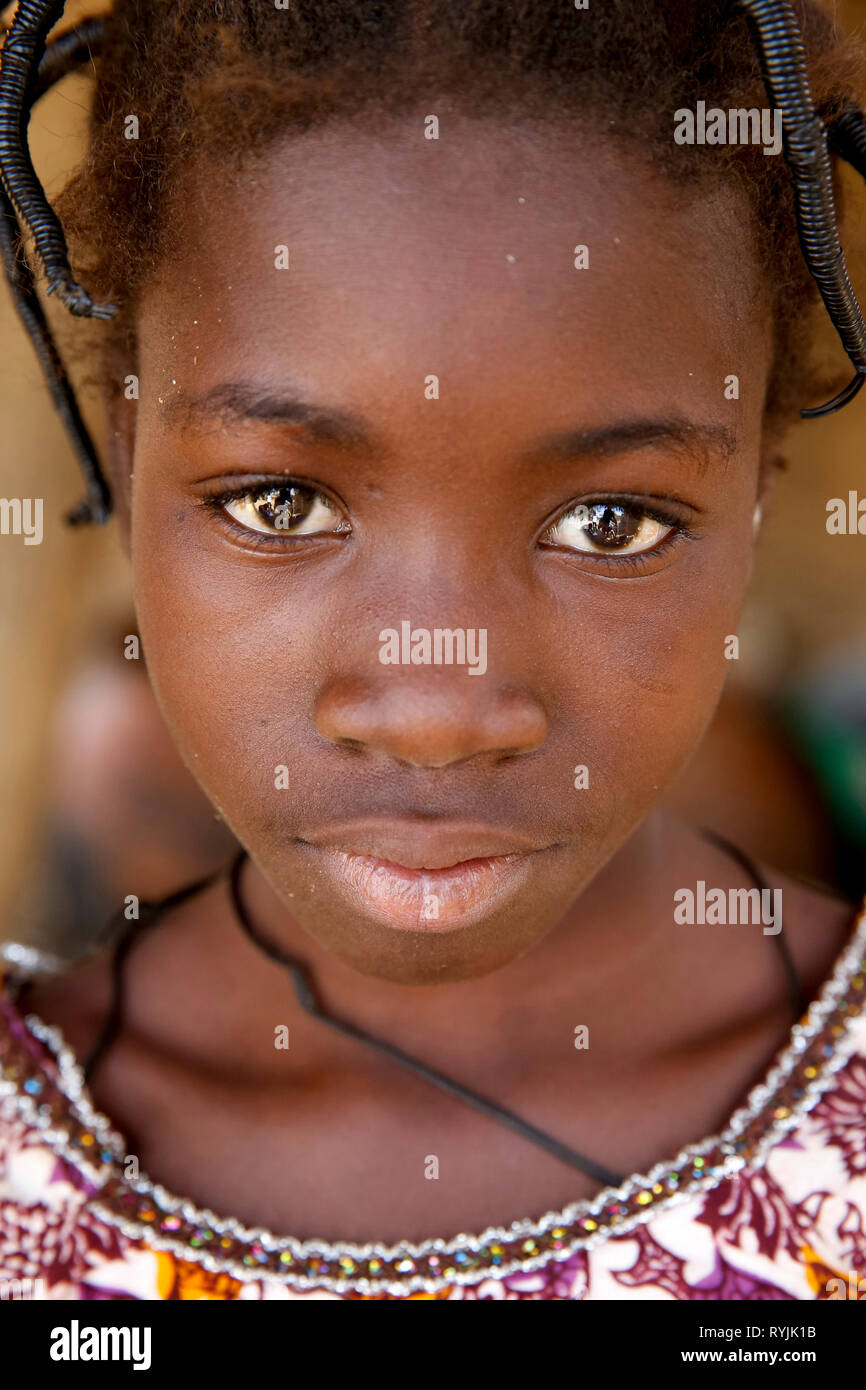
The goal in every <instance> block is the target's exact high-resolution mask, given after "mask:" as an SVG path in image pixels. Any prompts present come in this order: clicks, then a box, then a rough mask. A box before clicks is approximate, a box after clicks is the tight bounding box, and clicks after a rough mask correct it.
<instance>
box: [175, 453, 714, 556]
mask: <svg viewBox="0 0 866 1390" xmlns="http://www.w3.org/2000/svg"><path fill="white" fill-rule="evenodd" d="M292 485H296V486H301V487H305V488H309V489H310V491H312V492H320V491H321V489H320V488H319V487H317V485H316V484H314V483H312V482H309V483H308V482H305V481H303V480H302V479H299V478H286V477H284V476H283V477H274V478H267V477H260V478H252V479H250V480H249V481H248V482H246V483H244V484H243V485H238V486H236V487H232V488H222V489H220V490H219V491H217V492H212V493H208V494H207V495H206V496H203V497H201V498H199V505H200V506H203V507H205V508H207V510H208V511H209V512H211V513H215V514H216V515H217V516H218V517H219V519H220V521H221V522H222V523H223V525H225V526H226V527H228V529H229V530H230V531H231V532H232V533H233V534H234V535H236V536H240V537H242V539H243V542H244V545H245V546H246V547H247V548H248V549H253V550H258V549H261V550H265V551H268V552H269V553H270V554H274V541H275V540H278V541H279V547H280V549H281V550H285V549H286V548H287V546H291V547H293V548H294V547H297V546H299V545H301V543H303V542H310V541H312V540H315V539H319V538H321V535H322V534H328V535H338V534H339V533H338V532H327V533H318V534H308V535H301V536H288V535H287V536H282V537H277V536H276V535H269V534H268V533H267V532H264V531H253V530H251V529H250V528H249V527H246V526H243V525H241V523H240V522H238V521H237V520H236V519H235V518H234V517H232V516H230V515H229V513H228V512H227V511H226V510H225V506H226V504H227V503H228V502H237V501H240V500H242V499H243V498H245V497H254V496H255V495H256V494H257V493H260V492H266V491H267V490H268V489H269V488H273V487H275V486H282V487H290V486H292ZM323 495H326V494H323ZM329 500H331V499H329ZM580 502H582V503H583V505H585V506H587V507H591V506H594V505H597V504H599V503H605V502H607V503H610V504H613V505H619V506H623V507H625V506H631V507H633V509H634V511H635V512H636V513H637V514H639V515H640V516H641V517H649V518H650V519H651V520H653V521H658V522H660V523H661V524H662V525H663V526H668V527H670V528H671V529H670V534H669V535H667V536H665V538H664V540H662V541H661V542H659V544H658V545H655V546H653V547H652V548H651V549H649V550H644V551H640V552H638V553H637V554H635V555H617V554H615V553H614V552H611V553H609V554H604V553H602V552H595V553H593V552H591V551H578V550H573V549H571V548H570V547H568V546H564V545H557V544H556V543H555V542H549V543H547V544H546V545H545V548H546V549H549V550H555V551H558V552H559V553H561V554H566V555H569V556H572V557H576V556H580V557H581V559H587V560H589V562H590V563H591V564H594V565H599V564H600V565H602V566H605V565H606V566H611V567H613V568H615V569H616V570H618V571H619V572H620V573H621V572H622V571H623V570H626V569H627V570H630V571H631V572H632V573H633V574H636V573H639V572H641V571H642V570H644V569H645V568H646V566H647V565H649V564H652V562H653V560H654V559H655V558H656V557H657V556H658V555H660V554H662V553H663V552H665V551H666V550H668V549H669V548H670V547H671V546H673V545H676V544H677V543H679V542H680V541H683V540H695V539H697V537H696V533H695V532H694V531H693V530H692V529H691V528H690V527H689V526H688V524H687V523H686V522H684V521H683V519H682V517H681V516H677V515H675V514H674V513H673V512H670V511H665V510H664V508H662V507H659V506H657V505H653V504H652V503H649V502H648V501H647V500H646V499H645V498H641V497H637V496H634V495H629V494H620V493H605V494H601V495H597V496H595V497H585V498H581V499H580ZM578 505H579V503H578V501H577V500H576V499H575V500H572V501H571V502H569V503H568V505H567V506H566V507H565V508H561V509H560V510H559V512H557V514H556V515H555V516H554V517H553V518H552V519H550V520H549V521H547V522H545V525H544V527H543V530H542V533H541V534H542V536H543V535H544V534H546V532H548V531H549V530H551V528H552V527H553V526H555V525H556V524H557V522H559V521H561V520H562V519H563V518H564V517H566V516H567V515H568V513H569V512H570V511H572V510H573V509H574V508H575V507H577V506H578ZM542 544H544V542H542Z"/></svg>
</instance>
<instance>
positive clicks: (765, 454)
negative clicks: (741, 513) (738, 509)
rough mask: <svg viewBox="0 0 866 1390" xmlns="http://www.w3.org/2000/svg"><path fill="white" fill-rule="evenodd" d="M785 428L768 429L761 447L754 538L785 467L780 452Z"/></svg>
mask: <svg viewBox="0 0 866 1390" xmlns="http://www.w3.org/2000/svg"><path fill="white" fill-rule="evenodd" d="M787 432H788V431H787V429H785V428H780V429H776V430H773V431H772V432H770V431H768V432H767V434H766V435H765V437H764V441H763V446H762V449H761V466H760V472H759V474H758V494H757V497H756V498H755V540H757V539H758V537H759V535H760V533H761V527H762V526H763V523H764V522H765V521H766V519H767V516H768V514H769V512H770V510H771V508H772V506H773V501H774V499H775V496H776V488H777V486H778V482H779V477H780V474H782V473H784V471H785V469H786V468H787V466H788V464H787V460H786V459H785V456H784V454H783V452H782V441H783V439H784V437H785V435H786V434H787Z"/></svg>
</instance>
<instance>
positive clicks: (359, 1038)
mask: <svg viewBox="0 0 866 1390" xmlns="http://www.w3.org/2000/svg"><path fill="white" fill-rule="evenodd" d="M246 857H247V852H246V850H243V849H242V850H241V851H240V853H239V854H238V855H237V857H236V858H235V861H234V863H233V864H232V867H231V874H230V877H229V891H230V893H231V899H232V904H233V906H234V910H235V913H236V914H237V918H238V921H239V923H240V925H241V927H242V929H243V931H244V933H245V934H246V936H247V937H248V938H249V940H250V941H251V942H252V943H253V945H254V946H257V947H258V949H259V950H260V951H263V952H264V954H265V955H266V956H268V957H269V958H270V959H271V960H272V961H274V962H275V963H276V964H277V965H281V966H282V967H283V968H284V969H285V970H288V972H289V974H290V975H291V977H292V981H293V983H294V986H295V994H296V996H297V999H298V1003H299V1004H300V1005H301V1007H302V1008H303V1009H305V1010H306V1011H307V1013H308V1014H312V1016H313V1017H314V1018H318V1019H320V1020H321V1021H322V1023H327V1024H328V1026H329V1027H331V1028H334V1029H335V1030H336V1031H337V1032H338V1033H342V1034H343V1036H344V1037H347V1038H353V1039H354V1040H355V1041H356V1042H361V1043H364V1044H365V1045H366V1046H367V1047H372V1048H374V1049H375V1051H376V1052H381V1053H382V1054H383V1055H384V1056H386V1057H390V1058H391V1060H392V1061H394V1062H399V1063H400V1065H401V1066H404V1067H408V1068H409V1070H410V1071H413V1072H414V1073H415V1074H416V1076H420V1077H422V1078H423V1080H424V1081H429V1082H430V1083H431V1084H432V1085H433V1086H438V1087H439V1089H440V1090H441V1091H445V1092H446V1094H447V1095H449V1096H453V1097H454V1098H455V1099H456V1100H462V1101H465V1103H466V1104H467V1105H471V1106H472V1107H473V1109H475V1110H480V1111H481V1114H482V1115H486V1116H487V1117H488V1118H489V1119H491V1120H498V1121H499V1123H500V1124H503V1125H506V1126H507V1127H508V1128H509V1129H511V1130H513V1131H514V1133H515V1134H520V1135H522V1136H523V1138H524V1139H528V1140H529V1141H530V1143H532V1144H536V1145H538V1146H539V1147H540V1148H542V1149H546V1150H547V1152H548V1153H550V1154H553V1156H554V1158H559V1159H561V1160H562V1162H563V1163H568V1164H569V1165H570V1166H571V1167H572V1168H577V1169H579V1170H580V1172H582V1173H588V1174H589V1176H590V1177H592V1178H594V1179H595V1180H596V1182H599V1183H601V1185H602V1186H603V1187H620V1186H621V1184H622V1183H623V1182H624V1181H625V1177H624V1176H623V1175H621V1174H618V1173H614V1172H612V1171H611V1169H610V1168H605V1167H604V1165H603V1164H601V1163H596V1162H595V1161H594V1159H591V1158H586V1157H585V1156H584V1155H583V1154H581V1153H578V1152H577V1150H576V1149H571V1148H569V1146H568V1145H567V1144H563V1143H561V1142H560V1140H559V1139H554V1138H553V1137H552V1135H549V1134H545V1133H544V1131H543V1130H540V1129H536V1127H535V1125H531V1124H529V1123H528V1122H527V1121H526V1120H522V1119H521V1118H520V1116H519V1115H515V1114H514V1113H513V1112H512V1111H511V1110H506V1109H505V1108H504V1107H503V1106H501V1105H497V1104H496V1102H495V1101H492V1100H488V1099H487V1098H486V1097H485V1096H480V1095H478V1093H477V1092H476V1091H471V1090H469V1088H468V1087H467V1086H462V1085H461V1084H460V1083H459V1082H458V1081H453V1080H452V1079H451V1077H449V1076H444V1075H443V1074H442V1072H440V1071H436V1070H435V1069H434V1068H433V1067H428V1066H427V1064H426V1062H421V1061H419V1060H418V1058H417V1057H410V1056H409V1054H408V1053H407V1052H403V1051H402V1050H401V1049H400V1048H399V1047H394V1046H393V1045H392V1044H391V1043H388V1042H383V1041H382V1039H381V1038H375V1037H373V1035H372V1034H370V1033H365V1032H364V1031H363V1029H361V1028H356V1027H355V1025H354V1024H353V1023H346V1022H345V1021H344V1020H343V1019H340V1018H335V1017H334V1016H333V1014H327V1013H325V1012H324V1010H323V1009H322V1007H321V1005H320V1004H319V1002H318V1000H317V998H316V994H315V990H314V986H313V983H312V981H311V979H310V975H309V971H308V970H307V967H306V966H305V965H303V964H302V963H301V962H300V961H298V960H295V959H294V957H292V956H289V955H286V954H285V953H284V952H283V951H281V950H279V949H278V948H277V947H276V946H274V945H273V944H272V943H271V942H270V941H267V940H265V938H264V937H263V936H261V935H260V933H259V931H258V929H257V928H256V927H255V926H254V925H253V922H252V920H251V918H250V915H249V913H248V912H247V909H246V906H245V904H244V901H243V898H242V896H241V886H240V877H241V870H242V868H243V864H244V860H245V859H246Z"/></svg>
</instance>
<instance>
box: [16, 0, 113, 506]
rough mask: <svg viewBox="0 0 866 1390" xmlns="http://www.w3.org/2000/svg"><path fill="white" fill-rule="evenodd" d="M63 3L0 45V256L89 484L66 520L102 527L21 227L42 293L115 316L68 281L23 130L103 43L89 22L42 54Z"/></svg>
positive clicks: (99, 475) (38, 12) (40, 11)
mask: <svg viewBox="0 0 866 1390" xmlns="http://www.w3.org/2000/svg"><path fill="white" fill-rule="evenodd" d="M64 3H65V0H21V3H19V6H18V9H17V10H16V12H15V17H14V19H13V22H12V25H11V26H10V28H9V30H8V31H7V33H6V38H5V42H4V44H3V49H2V60H0V180H2V189H0V253H2V256H3V262H4V266H5V269H6V277H7V280H8V282H9V285H10V288H11V290H12V297H13V301H14V304H15V308H16V310H17V312H18V316H19V318H20V319H21V322H22V323H23V325H24V327H25V329H26V331H27V333H28V336H29V337H30V340H31V342H32V343H33V346H34V349H35V351H36V355H37V357H38V359H39V362H40V365H41V367H42V371H43V375H44V377H45V380H46V382H47V384H48V389H49V391H50V393H51V397H52V400H53V401H54V405H55V408H56V410H57V412H58V414H59V415H60V418H61V421H62V422H63V424H64V426H65V428H66V432H67V434H68V436H69V439H70V441H71V443H72V447H73V449H74V451H75V454H76V456H77V458H78V462H79V466H80V468H81V471H82V473H83V475H84V478H85V481H86V484H87V497H86V498H85V500H84V501H82V502H81V503H80V504H79V505H78V506H77V507H75V508H74V509H73V510H72V511H71V512H70V513H69V514H68V516H67V518H66V520H67V522H68V523H69V524H70V525H73V526H74V525H79V524H81V523H84V522H91V521H92V522H104V521H107V520H108V517H109V516H110V514H111V510H112V500H111V491H110V489H109V486H108V483H107V481H106V479H105V477H104V475H103V472H102V469H101V466H100V462H99V456H98V454H97V451H96V448H95V446H94V443H93V440H92V439H91V436H90V433H89V431H88V429H87V426H86V425H85V423H84V420H83V418H82V415H81V411H80V409H79V406H78V402H77V400H76V398H75V392H74V390H73V388H72V384H71V382H70V380H69V377H68V374H67V372H66V368H65V366H64V364H63V360H62V358H61V356H60V353H59V351H58V348H57V345H56V343H55V341H54V337H53V335H52V333H51V329H50V327H49V324H48V321H47V319H46V317H45V312H44V310H43V308H42V305H41V303H40V301H39V297H38V294H37V292H36V285H35V282H34V276H33V271H32V268H31V266H30V263H29V261H28V260H27V257H26V256H25V254H24V228H25V227H26V228H28V229H29V230H30V232H31V233H32V235H33V239H34V246H35V249H36V254H37V256H38V258H39V261H40V262H41V264H42V267H43V270H44V272H45V274H46V277H47V279H48V286H47V293H48V294H57V295H58V297H59V298H60V299H61V301H62V302H63V303H64V304H65V306H66V307H67V309H69V310H70V312H71V313H73V314H76V315H78V316H88V317H94V318H110V317H111V316H112V315H113V314H114V313H115V312H116V310H115V307H114V306H113V305H97V304H94V303H93V301H92V300H91V298H90V296H89V295H88V294H87V292H86V291H85V290H84V289H83V288H82V287H81V286H80V285H78V284H77V282H76V281H75V280H74V278H73V276H72V272H71V269H70V266H69V259H68V254H67V249H66V239H65V237H64V234H63V229H62V227H61V226H60V223H59V221H58V220H57V218H56V217H55V215H54V213H53V211H52V210H51V208H50V207H49V205H48V202H47V199H46V198H45V193H44V190H43V188H42V185H41V184H40V182H39V180H38V178H37V177H36V173H35V171H34V169H33V164H32V161H31V159H30V155H29V151H28V149H27V126H28V123H29V120H30V112H31V109H32V107H33V105H34V103H35V102H36V101H38V100H39V98H40V97H41V96H43V95H44V94H45V92H47V91H49V90H50V88H51V87H52V86H53V85H54V84H55V83H56V82H59V81H60V80H61V78H63V77H65V76H66V74H67V73H68V72H71V71H72V70H73V69H74V68H76V67H78V66H80V64H81V63H82V62H84V61H86V60H87V59H88V58H90V57H92V55H93V52H94V50H97V49H98V47H99V43H100V40H101V38H102V34H103V24H102V21H101V20H99V19H89V20H87V21H85V22H84V23H83V24H81V25H79V26H77V27H76V28H75V29H72V30H70V31H67V32H66V33H65V34H62V35H61V36H60V37H59V38H58V39H56V40H55V41H54V42H53V43H51V44H50V45H49V46H48V47H47V49H46V38H47V35H48V32H49V30H50V29H51V28H52V26H53V25H54V24H55V23H56V22H57V20H58V19H59V18H60V15H61V13H62V11H63V8H64Z"/></svg>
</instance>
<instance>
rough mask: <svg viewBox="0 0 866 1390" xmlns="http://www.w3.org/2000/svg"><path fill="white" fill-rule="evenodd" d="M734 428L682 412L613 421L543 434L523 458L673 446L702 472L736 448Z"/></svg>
mask: <svg viewBox="0 0 866 1390" xmlns="http://www.w3.org/2000/svg"><path fill="white" fill-rule="evenodd" d="M737 443H738V441H737V434H736V431H735V430H734V429H732V428H730V427H729V426H728V425H720V424H715V423H698V422H697V421H694V420H688V419H685V418H684V417H682V416H665V417H660V418H655V419H635V420H622V421H617V422H616V423H615V424H612V425H604V426H601V427H600V428H598V429H576V430H565V431H561V432H560V433H558V434H549V435H545V436H544V437H543V438H541V439H538V440H536V441H535V442H534V443H533V444H532V445H530V447H529V448H528V449H527V450H526V451H525V458H526V460H527V461H529V460H530V459H538V458H539V457H545V456H547V457H553V458H562V459H565V458H587V459H604V458H614V457H616V455H618V454H626V453H633V452H636V451H637V450H639V449H648V448H662V449H674V450H676V451H677V452H678V453H680V454H683V455H686V456H688V457H692V458H696V460H697V466H698V472H699V473H703V472H704V471H705V470H706V468H707V467H708V466H709V464H710V462H711V461H712V458H713V456H714V455H718V454H720V455H721V456H722V459H723V460H724V461H725V462H727V461H728V459H730V458H731V456H732V455H733V454H734V453H735V452H736V449H737Z"/></svg>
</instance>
